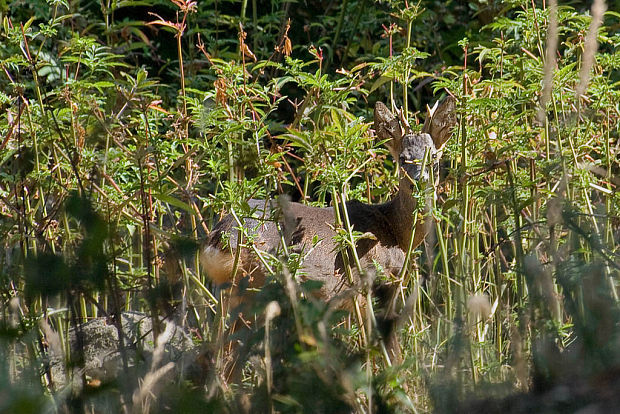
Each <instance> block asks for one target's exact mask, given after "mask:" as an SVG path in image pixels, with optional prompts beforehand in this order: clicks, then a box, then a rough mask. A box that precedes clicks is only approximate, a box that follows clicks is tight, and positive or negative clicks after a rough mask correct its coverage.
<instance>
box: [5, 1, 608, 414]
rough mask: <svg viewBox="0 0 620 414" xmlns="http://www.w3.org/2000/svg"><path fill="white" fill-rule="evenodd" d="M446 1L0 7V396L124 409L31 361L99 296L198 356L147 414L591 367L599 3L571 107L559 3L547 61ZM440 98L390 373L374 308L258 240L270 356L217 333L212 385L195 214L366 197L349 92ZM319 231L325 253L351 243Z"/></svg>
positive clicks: (370, 163) (390, 98)
mask: <svg viewBox="0 0 620 414" xmlns="http://www.w3.org/2000/svg"><path fill="white" fill-rule="evenodd" d="M457 3H458V4H456V3H454V2H439V1H426V2H419V3H417V4H413V3H412V2H403V1H388V2H372V1H369V0H348V1H343V2H332V3H329V6H328V7H325V4H323V3H320V2H306V3H304V6H303V7H302V6H301V3H299V4H298V3H295V2H289V1H270V2H266V1H259V0H253V1H251V2H248V1H245V0H244V1H224V2H220V1H211V0H209V1H200V2H197V4H193V3H192V2H188V1H183V0H176V1H164V0H153V1H150V0H149V1H120V2H117V1H110V0H101V1H99V2H68V1H65V0H48V1H42V0H32V1H28V2H26V1H12V2H4V1H2V0H0V19H1V20H2V25H1V28H0V215H1V219H0V240H2V242H1V243H0V253H1V254H0V357H1V358H0V360H2V363H1V364H0V370H1V372H0V397H1V398H0V412H17V413H28V412H40V411H41V410H43V409H48V410H49V411H50V412H67V411H70V410H73V411H76V412H77V411H79V410H83V411H88V410H91V408H92V407H93V405H96V404H95V403H94V402H93V401H98V400H97V399H96V398H94V397H93V398H92V399H91V398H90V397H91V394H89V393H90V392H94V395H99V396H101V395H103V397H104V398H103V397H102V398H103V399H105V398H109V399H110V400H114V403H113V405H114V406H115V407H120V405H121V401H124V403H122V404H125V407H124V408H125V409H127V410H131V409H134V410H136V411H140V410H143V411H144V412H146V411H148V410H149V408H148V407H146V406H142V405H141V406H138V405H136V406H135V407H131V404H133V402H134V400H133V399H132V396H133V395H134V394H133V393H134V391H135V392H136V394H135V395H138V394H139V392H138V391H139V389H136V390H134V389H127V388H123V387H124V386H123V384H122V383H120V382H119V383H116V384H112V385H110V384H106V386H105V387H103V388H97V387H98V386H97V385H96V382H94V381H92V379H87V380H88V381H90V382H86V384H90V385H88V386H85V387H83V388H75V389H72V388H71V385H67V387H66V388H65V389H60V390H59V389H55V388H54V381H55V380H54V378H53V375H52V373H51V371H50V370H49V365H50V360H51V358H52V356H54V357H58V358H60V359H61V360H62V361H64V362H66V363H69V362H72V363H76V364H78V366H79V365H80V363H82V362H83V361H82V362H80V358H79V356H80V355H79V354H80V350H79V349H78V350H76V349H72V345H73V348H75V344H71V343H70V342H71V339H70V337H71V335H70V332H79V327H80V326H81V324H82V323H83V322H85V321H87V320H89V319H92V318H97V317H102V316H110V315H115V314H118V313H119V312H121V311H123V310H138V311H143V312H147V313H149V314H150V315H152V316H153V318H154V320H155V319H156V317H157V316H162V317H168V316H170V315H179V314H180V313H182V314H183V317H182V318H181V319H183V320H184V321H186V322H185V323H186V324H187V328H189V330H190V331H191V332H193V334H194V340H195V341H196V342H197V343H199V345H200V347H201V349H202V351H204V352H202V353H201V356H200V358H202V359H200V358H198V359H197V360H200V361H201V362H200V364H198V363H197V364H194V365H200V367H202V368H201V369H202V370H203V372H201V373H200V374H199V375H196V377H197V378H198V379H196V378H191V379H189V380H188V381H187V382H186V381H178V382H177V383H176V384H177V386H175V387H171V389H168V390H167V392H166V393H164V394H162V396H161V400H160V401H162V403H161V404H153V405H152V406H151V408H150V410H151V411H153V412H159V411H161V412H175V410H177V411H176V412H203V411H209V410H212V411H218V412H238V410H241V409H248V408H247V407H252V408H254V409H255V411H270V410H272V409H273V410H276V411H281V412H327V411H330V410H331V411H334V412H338V411H355V412H374V411H386V412H390V411H407V410H409V411H417V412H429V411H431V410H433V409H434V410H436V411H438V412H455V410H457V409H458V408H459V406H460V405H461V404H462V401H463V399H466V397H469V396H471V395H474V394H471V392H479V390H481V389H485V387H490V388H493V387H497V389H500V391H498V393H499V395H505V394H507V393H508V392H514V391H515V390H517V389H518V390H527V389H535V390H538V391H541V390H542V391H544V390H549V389H552V388H553V387H554V384H557V383H561V382H562V381H563V378H566V377H571V376H583V377H584V378H594V376H596V375H598V374H601V373H603V374H604V373H605V372H606V369H608V368H609V367H612V366H617V364H618V363H620V361H619V360H618V358H619V355H618V351H617V341H618V316H619V315H618V294H617V289H618V284H619V276H620V271H619V265H618V262H619V260H618V255H619V251H618V246H619V245H620V239H619V237H620V230H619V228H620V224H619V223H620V221H619V216H620V198H619V197H618V191H617V190H618V186H619V185H620V183H619V182H618V178H617V177H618V175H619V174H618V172H619V171H620V164H619V163H618V142H619V141H618V140H619V136H620V112H619V111H620V109H619V108H620V54H619V53H618V48H619V47H620V32H619V31H618V27H619V25H618V22H619V21H620V15H619V14H618V13H617V12H615V11H614V8H613V7H612V4H611V3H610V4H609V7H608V11H607V12H606V13H605V14H604V17H603V21H602V25H601V27H600V29H599V30H598V33H597V34H596V39H597V40H598V52H597V53H596V54H595V56H594V62H593V67H592V70H591V71H590V73H589V77H588V79H586V81H587V85H588V86H587V89H586V90H585V92H584V93H583V94H582V95H578V93H577V90H578V85H579V84H580V83H582V82H584V79H583V75H582V74H581V68H582V65H583V64H584V63H583V57H584V56H585V55H587V52H588V50H587V47H586V43H585V39H586V37H587V36H588V33H589V30H590V29H589V28H590V25H591V20H592V18H591V17H590V14H591V12H590V11H588V9H587V8H586V7H585V6H583V5H580V4H578V3H576V4H573V5H571V6H568V5H560V6H559V7H558V9H557V33H558V39H557V40H558V42H557V52H556V53H555V54H554V59H555V63H554V64H547V63H548V62H546V60H547V59H548V57H547V55H546V49H547V47H548V44H549V42H550V41H552V40H554V39H549V38H548V35H547V33H548V30H549V27H550V22H551V20H552V15H551V13H552V12H551V10H550V9H548V8H547V9H544V8H543V6H542V5H541V4H536V5H535V6H536V8H533V4H535V3H532V2H524V1H513V2H493V1H472V2H457ZM149 13H152V14H149ZM148 23H151V24H148ZM545 79H551V80H552V82H553V84H552V85H551V88H550V93H549V96H548V97H547V98H544V97H543V90H544V88H545V86H546V85H545V83H546V82H547V81H546V80H545ZM446 94H450V95H452V96H455V97H456V98H457V100H458V102H459V127H458V129H457V130H456V131H455V132H454V136H453V138H452V139H451V140H450V141H449V142H448V144H447V147H446V149H445V151H444V152H445V154H444V161H445V163H444V164H445V165H444V168H443V169H442V180H441V185H440V188H439V197H438V199H437V201H433V206H432V208H431V212H430V214H429V215H427V216H425V217H424V220H429V221H433V223H434V228H435V230H434V231H433V232H432V235H431V236H429V237H428V239H427V245H426V247H425V248H423V249H419V250H418V251H415V252H408V253H410V254H411V260H410V265H409V266H408V268H407V269H406V272H404V273H403V274H402V275H401V276H403V277H402V279H401V280H400V285H401V290H400V291H399V298H400V299H399V307H401V308H403V309H404V310H403V311H402V312H403V313H402V314H401V317H400V318H399V321H400V322H399V323H400V325H398V326H399V329H400V330H401V332H400V333H401V339H402V343H403V354H404V357H405V361H404V362H403V363H402V364H397V365H395V366H392V367H390V366H388V364H387V363H386V361H385V358H384V357H383V352H382V349H381V341H380V335H379V334H378V333H377V331H378V329H377V326H375V325H374V324H375V322H374V321H373V319H374V317H373V318H371V317H370V316H368V315H367V316H368V321H366V320H365V319H364V320H357V321H355V320H354V319H355V318H349V319H347V318H346V315H345V314H344V313H341V312H333V309H332V307H331V306H330V305H333V304H325V303H321V302H318V301H316V300H314V299H313V290H316V289H318V288H319V286H314V285H313V283H312V282H307V283H305V284H303V283H297V282H298V281H296V283H293V286H295V287H296V288H295V290H291V283H290V282H291V281H292V280H290V279H288V278H289V276H287V275H288V274H289V272H290V274H293V275H300V274H302V273H303V260H304V258H303V257H302V255H300V254H299V253H298V252H270V254H269V255H267V254H266V255H265V256H264V258H263V260H264V261H265V263H266V264H267V265H268V266H269V268H270V269H271V270H272V272H271V273H272V274H270V275H269V277H268V283H267V284H266V286H265V288H264V289H262V290H261V291H260V292H250V293H251V294H255V295H256V296H257V300H256V302H255V306H256V309H255V310H256V311H257V314H259V315H262V314H264V309H266V308H267V307H268V306H269V304H270V303H272V302H273V301H276V302H277V303H278V306H279V308H280V315H279V316H274V317H273V320H272V321H271V322H272V323H271V325H270V326H271V327H270V328H269V329H270V331H269V332H270V335H271V338H270V341H271V346H272V349H271V352H272V355H271V361H272V362H271V364H272V365H271V367H269V366H268V365H267V363H266V361H267V357H266V356H265V349H266V348H265V341H266V332H267V329H266V325H263V324H260V323H254V324H253V325H252V328H251V329H248V330H247V331H244V332H238V333H235V334H233V338H237V339H240V340H242V342H243V344H244V349H243V354H242V358H241V359H240V361H241V362H240V363H244V364H245V371H244V373H245V376H244V378H243V379H242V380H240V381H238V382H237V383H235V384H232V383H229V382H231V381H229V379H228V378H227V377H225V372H224V369H223V366H224V365H225V364H224V362H223V361H224V360H225V355H224V352H223V349H224V346H223V341H224V340H225V335H224V328H225V327H226V325H227V324H228V323H230V321H232V320H234V319H232V318H234V316H236V312H237V311H238V310H234V309H225V308H224V307H223V305H222V302H221V301H220V299H221V297H220V293H222V292H220V291H219V290H218V289H217V288H216V287H215V286H212V284H211V283H210V282H209V280H208V278H207V277H206V275H205V274H203V271H202V270H201V269H200V266H199V264H198V261H199V259H198V255H199V250H200V249H199V248H198V246H199V245H200V243H201V241H202V240H204V238H205V237H206V234H208V233H209V232H210V230H211V229H212V227H213V224H214V223H215V222H216V221H217V220H218V219H219V218H220V217H221V214H222V213H223V212H224V211H234V212H236V214H237V215H238V217H241V218H243V217H249V216H251V215H252V213H255V212H253V211H252V208H251V207H250V204H249V203H248V200H249V199H251V198H255V199H270V198H273V197H274V196H276V195H280V194H290V195H291V196H292V198H293V199H295V200H297V199H299V200H300V201H301V202H303V203H306V204H312V205H316V206H321V207H324V206H327V205H329V204H330V202H331V204H334V205H336V203H340V202H341V201H343V200H348V199H357V200H360V201H363V202H368V203H378V202H383V201H386V200H388V199H389V198H390V195H391V194H393V193H394V192H395V188H396V183H397V177H396V175H397V173H396V172H395V171H394V161H393V160H390V159H389V157H388V156H387V154H388V152H387V151H386V150H385V149H384V148H383V144H382V143H380V142H376V140H375V137H374V136H373V133H372V132H371V128H370V119H371V113H372V107H373V105H374V103H375V102H377V101H383V102H386V103H387V104H388V105H395V106H400V107H403V111H404V112H403V117H404V118H406V119H408V121H409V123H410V124H411V127H412V129H413V130H416V131H417V130H420V129H421V125H420V123H421V122H422V121H423V120H424V117H425V116H426V115H425V114H426V105H427V104H428V105H431V104H432V103H434V101H435V100H437V99H438V98H440V97H441V96H443V95H446ZM393 109H395V108H393ZM422 192H423V190H420V191H419V193H418V194H417V195H416V196H417V197H418V199H419V205H421V204H422V201H423V200H426V199H427V198H428V197H425V196H424V195H423V194H422ZM420 217H421V216H420ZM420 219H422V218H420ZM330 224H334V225H335V226H336V229H337V234H338V236H337V237H338V242H339V245H341V246H351V245H352V244H354V243H355V242H356V241H357V240H359V239H360V238H363V237H364V235H363V234H360V233H359V232H357V231H356V230H355V229H354V228H353V229H352V228H347V226H346V223H330ZM255 241H256V240H255V238H254V237H253V236H252V234H243V237H241V243H242V244H244V245H245V246H248V247H249V248H256V246H255V245H254V243H255ZM317 243H318V240H317ZM271 253H273V254H271ZM422 280H425V282H424V283H422ZM418 281H420V282H418ZM407 298H409V299H407ZM412 298H413V299H415V300H413V299H412ZM369 302H372V301H370V300H369ZM227 314H229V316H228V317H227ZM360 322H363V323H364V324H366V325H368V326H364V324H360ZM45 326H49V327H51V328H49V330H46V329H47V328H45ZM369 327H370V328H371V329H370V332H369V333H368V334H369V336H368V338H367V339H368V340H367V341H364V339H363V338H364V335H365V333H364V332H365V330H367V329H369ZM50 332H56V333H57V334H58V335H59V337H60V339H59V341H60V343H61V350H60V351H59V352H60V356H58V354H54V350H53V349H52V347H53V345H52V342H53V341H52V340H51V337H50V335H51V334H50ZM235 335H236V336H235ZM78 337H79V335H77V336H75V338H78ZM75 341H78V340H77V339H76V340H75ZM78 342H79V341H78ZM78 348H79V347H78ZM205 350H208V351H205ZM573 355H576V356H578V358H577V357H575V356H573ZM571 364H572V365H571ZM65 365H66V364H65ZM568 366H573V367H574V371H573V372H571V371H570V368H567V367H568ZM268 370H272V371H271V373H270V374H269V375H272V378H273V383H272V384H271V387H270V386H269V385H268V383H267V377H268V375H267V371H268ZM153 372H155V371H154V369H153V371H152V372H151V374H152V373H153ZM175 375H176V374H175ZM601 375H602V374H601ZM77 377H78V375H76V378H77ZM132 381H133V383H136V384H137V383H138V378H134V379H133V380H132ZM28 384H30V385H28ZM491 386H493V387H491ZM89 387H90V388H89ZM106 387H109V388H106ZM93 388H94V389H96V391H97V392H98V393H100V394H97V392H95V391H93ZM493 389H495V388H493ZM542 391H541V392H542ZM121 395H122V397H123V398H120V396H121ZM192 402H195V405H192ZM248 404H249V405H248ZM577 405H578V404H577ZM42 407H43V408H42ZM192 410H193V411H192Z"/></svg>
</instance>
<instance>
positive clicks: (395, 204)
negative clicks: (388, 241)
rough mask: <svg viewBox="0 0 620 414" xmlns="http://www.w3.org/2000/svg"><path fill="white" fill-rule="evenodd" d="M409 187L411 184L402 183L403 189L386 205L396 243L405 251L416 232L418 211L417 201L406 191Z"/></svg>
mask: <svg viewBox="0 0 620 414" xmlns="http://www.w3.org/2000/svg"><path fill="white" fill-rule="evenodd" d="M408 186H409V183H403V182H402V181H401V186H400V187H401V189H400V190H399V191H398V193H397V194H396V196H395V197H394V198H393V199H392V200H391V201H389V202H388V203H386V204H385V205H384V207H385V215H386V216H387V217H389V221H390V222H391V227H392V232H393V234H394V237H395V238H396V242H397V243H398V246H399V247H400V248H401V249H402V250H403V251H407V250H408V249H409V243H410V240H411V236H412V234H413V231H414V229H413V212H414V210H415V209H416V200H415V199H414V198H413V197H412V196H411V191H407V190H405V189H404V188H405V187H408ZM416 238H417V235H416Z"/></svg>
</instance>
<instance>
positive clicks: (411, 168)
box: [401, 160, 428, 181]
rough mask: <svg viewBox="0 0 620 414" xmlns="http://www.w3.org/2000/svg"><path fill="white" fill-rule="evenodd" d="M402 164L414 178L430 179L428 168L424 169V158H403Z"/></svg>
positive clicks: (418, 179) (417, 179)
mask: <svg viewBox="0 0 620 414" xmlns="http://www.w3.org/2000/svg"><path fill="white" fill-rule="evenodd" d="M401 165H402V166H403V169H404V170H405V172H406V173H407V175H408V176H409V177H411V179H412V180H416V181H420V180H423V181H426V180H428V169H427V168H425V169H424V171H422V160H401Z"/></svg>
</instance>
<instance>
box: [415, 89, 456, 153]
mask: <svg viewBox="0 0 620 414" xmlns="http://www.w3.org/2000/svg"><path fill="white" fill-rule="evenodd" d="M456 123H457V119H456V99H455V98H454V97H452V96H448V97H447V98H446V99H444V100H443V102H441V104H439V105H438V104H437V103H435V106H433V108H432V109H431V108H428V116H427V117H426V121H425V122H424V126H423V127H422V132H425V133H427V134H429V135H430V136H431V137H432V138H433V144H435V148H437V149H438V150H439V149H441V148H442V147H443V145H444V144H445V143H446V141H448V139H450V137H451V136H452V131H453V130H454V127H455V126H456Z"/></svg>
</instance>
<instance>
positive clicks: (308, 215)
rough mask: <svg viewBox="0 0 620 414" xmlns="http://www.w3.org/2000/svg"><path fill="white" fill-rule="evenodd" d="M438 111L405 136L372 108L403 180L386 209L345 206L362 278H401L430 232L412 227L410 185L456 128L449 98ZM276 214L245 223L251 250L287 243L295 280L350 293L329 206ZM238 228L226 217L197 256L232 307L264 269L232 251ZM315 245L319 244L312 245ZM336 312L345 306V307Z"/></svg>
mask: <svg viewBox="0 0 620 414" xmlns="http://www.w3.org/2000/svg"><path fill="white" fill-rule="evenodd" d="M435 108H436V109H435V110H434V111H430V113H429V116H428V118H427V120H426V122H425V124H424V127H423V130H422V133H420V134H403V131H402V129H401V126H400V122H399V120H398V119H397V118H396V117H395V116H394V115H393V114H392V113H391V112H390V111H389V110H388V108H387V107H386V106H385V105H383V104H382V103H380V102H379V103H377V106H376V107H375V113H374V118H375V119H374V127H375V130H376V133H377V135H378V136H379V138H381V139H384V140H388V142H387V145H388V148H389V150H390V153H391V154H392V156H393V157H394V158H395V159H397V160H398V161H399V163H400V167H401V168H402V170H403V172H404V174H401V176H400V181H399V191H398V193H397V194H396V196H395V197H394V198H393V199H392V200H391V201H389V202H387V203H384V204H364V203H361V202H359V201H349V202H347V203H346V211H347V213H348V219H349V223H350V225H351V227H352V229H353V230H355V231H357V232H361V233H363V234H364V236H362V238H360V239H359V240H358V241H357V243H356V252H357V256H358V257H359V261H360V264H361V266H362V270H363V271H364V272H365V271H368V270H371V271H374V269H376V268H377V265H378V266H379V267H380V268H382V269H383V272H384V273H385V274H386V275H389V274H391V275H398V274H399V273H400V271H401V268H402V267H403V264H404V261H405V252H407V251H408V250H409V249H410V248H415V247H417V246H418V245H419V244H420V243H421V242H422V241H423V239H424V238H425V237H426V234H427V233H428V231H429V228H430V227H429V225H428V224H429V223H428V220H427V223H424V220H417V223H416V225H415V229H414V212H415V211H416V210H417V209H416V199H415V198H414V197H412V191H413V190H414V185H413V180H428V179H429V169H430V168H435V169H436V168H437V167H438V165H439V157H440V155H441V149H442V147H443V145H444V143H445V142H446V141H447V140H448V138H449V137H450V135H451V133H452V129H453V127H454V125H455V124H456V114H455V100H454V99H453V98H452V97H448V98H447V99H446V100H444V102H443V103H442V104H441V105H440V106H439V107H438V108H437V106H435ZM425 156H426V159H427V160H428V162H427V164H426V165H427V167H428V168H425V169H424V170H423V169H422V168H423V166H422V165H421V164H422V160H423V159H425ZM435 176H436V175H435ZM429 184H431V185H435V183H429ZM249 204H250V206H251V207H252V208H254V209H255V211H257V212H258V214H259V215H260V214H262V215H263V216H266V217H269V216H270V213H269V211H271V210H273V209H272V208H271V207H270V206H269V203H267V202H265V201H263V200H250V201H249ZM280 208H281V213H282V214H281V215H280V218H279V219H278V220H274V219H271V220H270V221H269V220H261V219H260V217H257V216H256V215H255V216H253V217H250V218H246V219H245V221H244V222H243V223H242V224H243V228H244V230H245V232H246V234H251V235H252V236H253V244H254V247H256V248H257V249H259V250H263V251H272V252H273V251H275V250H277V249H279V248H280V247H281V241H282V240H283V239H284V240H285V242H286V243H287V246H290V247H289V250H291V249H292V250H293V251H297V252H299V253H301V254H302V255H304V257H305V259H304V261H303V268H302V270H303V274H302V275H299V276H297V277H298V279H301V280H304V279H306V280H307V279H311V280H316V281H321V282H323V284H322V287H321V289H320V291H319V293H318V296H319V297H320V298H321V299H324V300H332V299H334V298H337V297H339V295H340V294H341V293H343V292H345V291H347V290H350V288H355V287H356V286H355V285H356V284H359V283H360V275H359V272H357V271H355V270H354V272H353V273H354V278H355V279H356V280H354V281H353V285H351V283H350V281H349V280H348V278H347V277H346V276H345V268H344V260H343V254H342V253H341V252H339V249H338V247H337V244H336V242H335V240H334V236H335V235H336V231H335V230H334V224H335V212H334V207H326V208H318V207H311V206H308V205H304V204H300V203H293V202H284V203H281V206H280ZM340 208H341V207H340ZM238 228H239V219H238V218H237V217H236V216H235V215H233V214H229V215H227V216H225V217H224V218H223V219H222V220H221V221H220V222H218V223H217V224H216V225H215V227H214V229H213V231H212V232H211V234H210V235H209V238H208V240H207V242H206V245H205V246H204V247H203V249H202V252H201V263H202V266H203V268H204V270H205V271H206V273H207V275H208V276H209V277H210V278H211V279H212V280H213V282H215V283H216V284H224V283H230V284H232V291H231V292H230V298H229V300H230V301H231V306H232V307H234V306H235V305H237V304H240V303H243V302H244V301H245V300H248V299H246V298H247V292H240V290H242V289H240V288H239V284H240V280H242V279H243V278H245V281H244V282H243V285H247V286H248V287H250V288H257V287H260V286H262V285H263V284H264V282H265V269H264V267H263V266H262V265H261V262H260V260H258V259H257V257H256V253H255V252H254V251H253V250H251V249H249V248H247V247H244V248H242V249H241V250H240V251H238V252H237V250H236V249H237V246H238V243H239V241H238V233H239V231H238ZM279 228H281V230H282V231H279ZM281 233H282V234H284V237H281ZM225 235H226V236H225ZM315 240H319V242H318V243H316V244H315ZM236 255H238V257H236ZM349 257H351V256H349ZM235 262H237V265H236V269H234V267H235ZM233 279H234V280H233ZM383 287H385V286H383ZM340 297H341V296H340ZM339 307H343V303H340V305H339ZM390 341H391V339H390ZM396 352H397V351H396ZM393 356H394V355H393Z"/></svg>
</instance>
